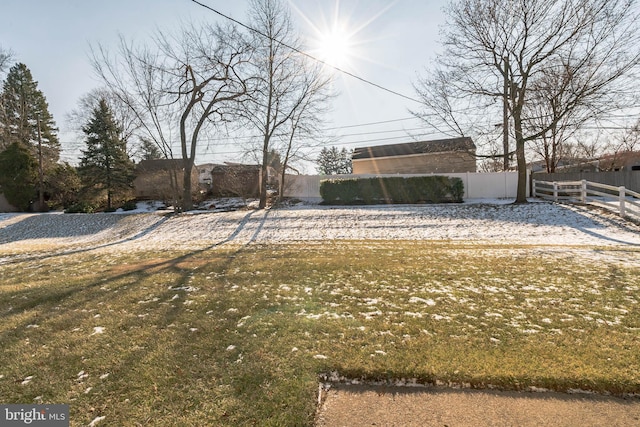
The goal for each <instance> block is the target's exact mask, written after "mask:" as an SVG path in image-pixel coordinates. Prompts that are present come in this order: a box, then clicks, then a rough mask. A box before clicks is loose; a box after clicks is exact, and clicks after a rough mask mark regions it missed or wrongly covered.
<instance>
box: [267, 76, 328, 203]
mask: <svg viewBox="0 0 640 427" xmlns="http://www.w3.org/2000/svg"><path fill="white" fill-rule="evenodd" d="M305 65H306V66H307V67H308V68H307V69H306V70H304V72H303V81H302V85H301V93H300V96H301V98H302V102H301V103H300V104H299V105H298V106H297V108H296V109H295V111H294V112H293V114H292V115H291V116H290V118H289V126H288V129H289V131H288V135H287V136H286V137H285V138H283V139H284V141H283V142H284V147H283V150H282V152H283V158H282V167H281V169H280V179H279V182H278V184H279V188H278V198H279V199H280V200H282V198H283V197H284V190H285V184H286V182H285V180H286V174H287V171H288V170H290V167H291V165H292V163H293V161H294V160H296V159H298V158H300V157H301V156H300V153H301V152H302V151H303V150H304V148H307V147H308V146H309V144H313V143H314V142H313V141H315V140H316V138H317V137H318V136H319V135H320V125H321V124H322V117H323V116H324V114H325V113H326V112H327V111H328V109H329V103H328V101H329V100H330V99H331V98H332V97H333V96H334V93H333V92H331V90H330V84H331V76H330V74H328V73H327V70H324V69H323V67H320V66H319V65H317V64H316V65H314V64H310V63H307V64H305ZM303 157H304V156H303Z"/></svg>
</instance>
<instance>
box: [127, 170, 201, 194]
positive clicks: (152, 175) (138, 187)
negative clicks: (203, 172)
mask: <svg viewBox="0 0 640 427" xmlns="http://www.w3.org/2000/svg"><path fill="white" fill-rule="evenodd" d="M176 177H177V183H176V184H177V190H178V195H179V196H180V197H181V196H182V190H183V188H184V185H183V184H184V176H183V172H182V170H179V171H177V172H176ZM133 186H134V188H135V191H136V198H138V199H144V200H172V199H173V198H174V197H175V195H176V194H175V190H174V189H173V186H172V185H171V173H170V172H169V171H168V170H157V171H147V172H143V173H140V174H139V175H138V176H137V177H136V178H135V179H134V181H133ZM191 189H192V193H197V191H198V189H199V184H198V171H197V170H196V168H193V169H192V170H191Z"/></svg>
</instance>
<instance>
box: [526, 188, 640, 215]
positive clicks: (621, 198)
mask: <svg viewBox="0 0 640 427" xmlns="http://www.w3.org/2000/svg"><path fill="white" fill-rule="evenodd" d="M533 197H540V198H542V199H547V200H553V201H554V202H568V203H583V204H592V205H598V206H601V207H603V208H605V209H609V210H614V211H618V212H619V213H620V216H623V217H624V216H635V217H637V218H640V193H637V192H635V191H631V190H629V189H626V188H625V187H618V186H613V185H606V184H600V183H598V182H591V181H587V180H584V179H583V180H581V181H538V180H535V179H534V180H533Z"/></svg>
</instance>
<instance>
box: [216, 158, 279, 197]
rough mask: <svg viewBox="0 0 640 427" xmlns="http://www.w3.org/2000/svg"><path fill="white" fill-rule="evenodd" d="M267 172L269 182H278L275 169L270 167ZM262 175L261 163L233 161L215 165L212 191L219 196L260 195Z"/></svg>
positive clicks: (273, 183) (271, 183)
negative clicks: (248, 163) (250, 163)
mask: <svg viewBox="0 0 640 427" xmlns="http://www.w3.org/2000/svg"><path fill="white" fill-rule="evenodd" d="M267 172H268V181H267V184H269V185H275V184H277V177H276V171H275V169H274V168H272V167H268V168H267ZM261 177H262V168H261V166H260V165H245V164H241V163H231V162H226V163H225V164H224V165H214V167H213V169H212V170H211V193H212V194H213V195H214V196H218V197H245V198H252V197H259V196H260V181H261Z"/></svg>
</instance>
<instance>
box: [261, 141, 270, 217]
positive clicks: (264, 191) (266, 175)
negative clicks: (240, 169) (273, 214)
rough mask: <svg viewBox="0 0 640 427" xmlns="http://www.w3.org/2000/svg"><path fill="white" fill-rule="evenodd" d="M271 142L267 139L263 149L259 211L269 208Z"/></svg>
mask: <svg viewBox="0 0 640 427" xmlns="http://www.w3.org/2000/svg"><path fill="white" fill-rule="evenodd" d="M268 147H269V142H268V138H267V137H265V143H264V146H263V149H262V167H261V168H260V173H261V177H260V203H259V204H258V208H259V209H264V208H266V207H267V180H268V179H269V171H268V167H269V164H268V162H269V150H268Z"/></svg>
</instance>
